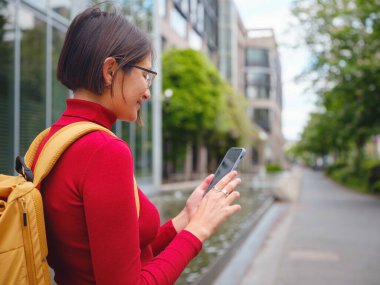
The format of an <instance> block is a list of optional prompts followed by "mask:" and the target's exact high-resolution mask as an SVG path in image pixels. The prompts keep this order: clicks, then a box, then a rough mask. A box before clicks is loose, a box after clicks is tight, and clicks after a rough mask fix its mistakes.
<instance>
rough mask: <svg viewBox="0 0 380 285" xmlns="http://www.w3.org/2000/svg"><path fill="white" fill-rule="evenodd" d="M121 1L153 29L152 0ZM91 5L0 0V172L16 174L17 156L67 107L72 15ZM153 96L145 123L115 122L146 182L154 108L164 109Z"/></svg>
mask: <svg viewBox="0 0 380 285" xmlns="http://www.w3.org/2000/svg"><path fill="white" fill-rule="evenodd" d="M114 2H115V1H114ZM116 2H117V4H115V6H116V8H117V10H118V11H122V12H123V13H124V14H125V15H126V17H127V18H130V20H132V21H133V22H134V23H136V24H137V25H138V26H140V27H142V28H143V29H144V30H146V31H148V32H152V31H153V28H152V26H153V17H154V10H153V0H151V1H138V0H134V1H116ZM88 6H89V3H88V1H80V0H50V1H43V0H38V1H37V0H30V1H21V0H13V1H11V0H0V67H1V68H0V86H1V92H0V173H13V172H14V171H13V168H14V166H13V165H14V158H15V157H16V156H17V155H20V154H21V155H24V154H25V152H26V150H27V148H28V146H29V144H30V143H31V141H32V140H33V138H34V137H35V136H36V135H37V134H38V133H39V132H40V131H42V130H43V129H45V128H46V127H49V126H50V125H51V124H52V123H54V122H55V121H56V120H57V119H58V118H59V117H60V115H61V114H62V112H63V111H64V110H65V108H66V102H65V100H66V98H69V97H70V96H72V94H71V93H70V92H69V90H67V89H66V88H65V87H64V86H63V85H61V84H60V82H58V81H57V79H56V66H57V62H58V58H59V54H60V50H61V47H62V45H63V41H64V37H65V32H66V30H67V28H68V26H69V24H70V20H71V19H73V17H75V15H76V14H77V13H79V12H80V11H81V10H83V9H84V8H86V7H88ZM157 58H158V59H157V60H159V56H157ZM157 91H158V89H157V87H155V88H154V90H153V96H152V97H154V96H157V95H155V94H157ZM153 99H154V98H153ZM152 101H153V102H148V103H147V104H145V105H143V107H142V110H141V112H142V118H143V120H144V123H145V124H144V126H143V127H140V126H137V125H136V124H134V123H132V124H130V123H124V122H123V123H122V122H119V121H118V122H117V123H116V124H115V127H114V131H115V132H116V134H117V135H118V136H119V137H121V138H123V139H124V140H125V141H127V142H128V143H129V145H130V147H131V149H132V151H133V154H134V160H135V172H136V177H137V179H138V180H139V181H140V182H142V183H144V184H152V183H153V176H154V174H153V145H154V141H155V140H156V139H157V138H153V133H154V132H153V121H154V118H155V115H154V112H153V109H155V110H156V111H155V112H157V110H159V109H157V108H154V107H153V104H154V102H159V100H152ZM158 171H159V169H158Z"/></svg>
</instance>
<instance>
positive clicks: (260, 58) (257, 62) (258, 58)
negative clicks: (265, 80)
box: [245, 48, 269, 67]
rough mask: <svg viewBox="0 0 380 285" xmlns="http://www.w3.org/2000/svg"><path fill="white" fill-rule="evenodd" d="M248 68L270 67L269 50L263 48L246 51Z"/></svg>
mask: <svg viewBox="0 0 380 285" xmlns="http://www.w3.org/2000/svg"><path fill="white" fill-rule="evenodd" d="M245 58H246V66H262V67H269V50H267V49H261V48H247V49H246V57H245Z"/></svg>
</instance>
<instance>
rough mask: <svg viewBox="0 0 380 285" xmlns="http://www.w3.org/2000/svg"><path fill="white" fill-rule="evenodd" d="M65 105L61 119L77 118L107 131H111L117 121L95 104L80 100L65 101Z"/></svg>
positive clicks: (108, 111)
mask: <svg viewBox="0 0 380 285" xmlns="http://www.w3.org/2000/svg"><path fill="white" fill-rule="evenodd" d="M66 104H67V109H66V110H65V112H64V113H63V114H62V119H64V118H67V119H69V120H70V119H74V118H79V119H83V120H86V121H91V122H94V123H97V124H99V125H102V126H103V127H106V128H107V129H111V128H112V126H113V124H114V123H115V122H116V120H117V118H116V116H115V114H114V113H113V112H112V111H110V110H108V109H107V108H105V107H103V106H102V105H100V104H98V103H95V102H91V101H86V100H81V99H67V100H66Z"/></svg>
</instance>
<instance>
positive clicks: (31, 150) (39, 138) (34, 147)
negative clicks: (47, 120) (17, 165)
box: [25, 128, 50, 169]
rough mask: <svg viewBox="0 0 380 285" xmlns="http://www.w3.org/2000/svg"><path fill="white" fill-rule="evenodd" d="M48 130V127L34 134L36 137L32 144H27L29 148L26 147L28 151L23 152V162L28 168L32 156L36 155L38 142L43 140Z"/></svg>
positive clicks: (32, 158) (30, 166)
mask: <svg viewBox="0 0 380 285" xmlns="http://www.w3.org/2000/svg"><path fill="white" fill-rule="evenodd" d="M49 131H50V128H48V129H46V130H44V131H42V132H41V133H39V134H38V135H37V136H36V138H35V139H34V140H33V142H32V144H31V145H30V146H29V149H28V151H27V152H26V154H25V164H26V166H27V167H29V168H30V169H32V165H33V161H34V157H35V156H36V153H37V150H38V147H39V146H40V144H41V142H42V141H43V139H44V138H45V137H46V136H47V134H48V133H49Z"/></svg>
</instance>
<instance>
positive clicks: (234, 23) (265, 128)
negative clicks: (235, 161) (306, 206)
mask: <svg viewBox="0 0 380 285" xmlns="http://www.w3.org/2000/svg"><path fill="white" fill-rule="evenodd" d="M160 25H161V40H162V49H167V48H171V47H177V48H193V49H196V50H201V51H203V52H204V53H205V54H207V55H208V56H209V57H210V58H211V60H212V61H213V62H214V64H215V65H216V66H217V67H218V69H219V71H220V72H221V74H222V75H223V76H224V78H225V79H226V80H228V81H229V83H230V84H231V86H232V87H233V88H234V89H235V90H236V91H238V93H239V94H241V95H243V96H245V97H246V98H247V99H248V100H249V103H250V105H249V108H248V110H247V112H248V114H249V116H250V118H251V122H252V126H253V128H255V129H256V130H257V132H258V133H259V142H257V143H256V144H255V147H254V148H253V149H249V150H248V153H247V156H248V157H250V158H251V159H250V161H252V162H253V163H254V164H257V165H264V164H267V163H279V164H282V163H283V162H284V155H283V141H284V140H283V135H282V127H281V111H282V84H281V65H280V56H279V53H278V47H277V43H276V40H275V36H274V32H273V30H247V29H246V28H245V26H244V24H243V22H242V20H241V18H240V15H239V12H238V10H237V8H236V5H235V3H234V1H233V0H215V1H210V0H190V1H188V0H160ZM246 160H247V159H246Z"/></svg>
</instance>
